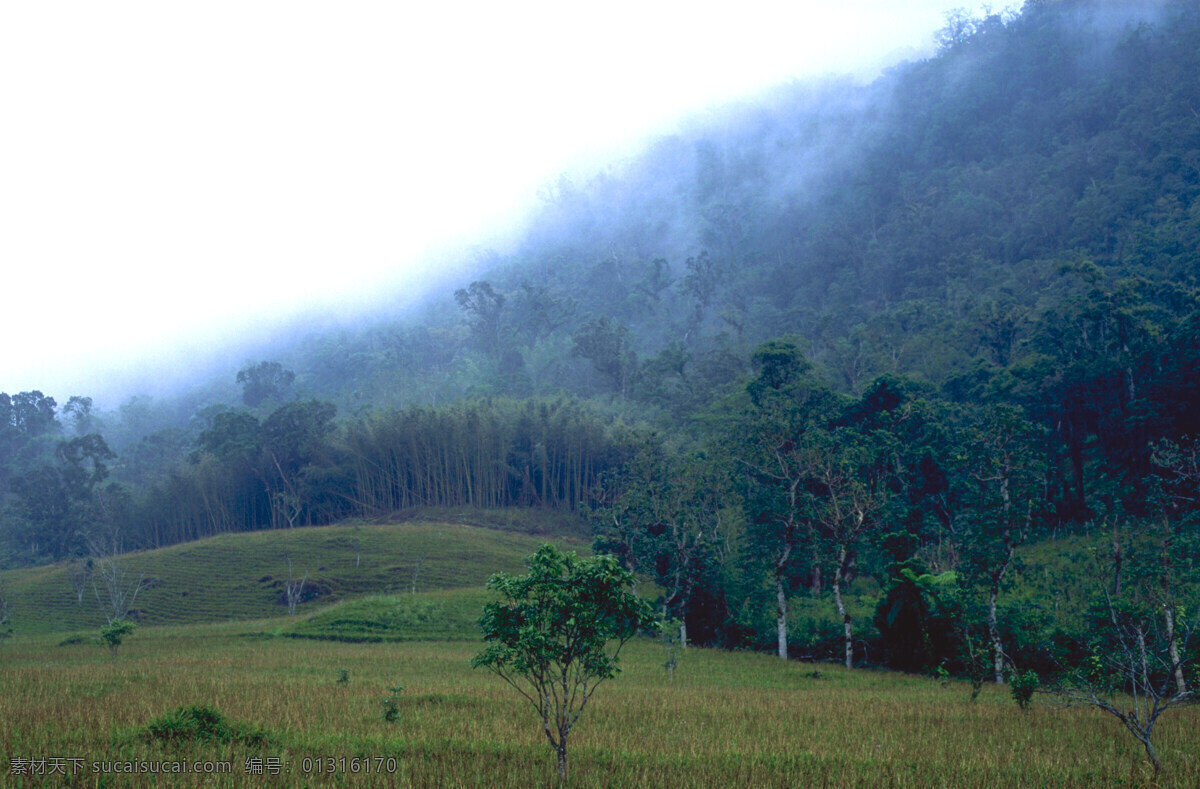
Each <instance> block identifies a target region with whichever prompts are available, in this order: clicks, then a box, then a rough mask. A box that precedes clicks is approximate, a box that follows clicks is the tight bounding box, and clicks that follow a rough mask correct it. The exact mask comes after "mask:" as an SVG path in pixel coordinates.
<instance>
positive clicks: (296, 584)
mask: <svg viewBox="0 0 1200 789" xmlns="http://www.w3.org/2000/svg"><path fill="white" fill-rule="evenodd" d="M284 558H285V559H287V566H288V579H287V585H286V586H285V587H284V596H285V598H286V600H287V607H288V616H295V615H296V606H297V604H299V603H300V602H301V601H302V600H303V599H304V584H306V583H307V582H308V568H305V570H304V575H303V577H301V578H300V580H299V581H297V580H295V576H293V575H292V557H290V556H286V555H285V556H284Z"/></svg>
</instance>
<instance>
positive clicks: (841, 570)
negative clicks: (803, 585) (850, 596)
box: [833, 546, 854, 668]
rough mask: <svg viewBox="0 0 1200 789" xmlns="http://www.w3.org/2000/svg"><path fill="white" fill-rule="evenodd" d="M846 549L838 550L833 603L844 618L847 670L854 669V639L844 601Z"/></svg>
mask: <svg viewBox="0 0 1200 789" xmlns="http://www.w3.org/2000/svg"><path fill="white" fill-rule="evenodd" d="M845 564H846V548H845V546H843V547H841V548H839V549H838V564H837V570H835V571H834V574H833V601H834V603H836V604H837V612H838V616H840V617H841V618H842V631H843V634H844V638H845V642H846V668H854V638H853V635H852V632H851V628H850V614H848V613H847V612H846V604H845V603H844V602H843V600H842V579H843V578H844V577H845V575H846V570H845Z"/></svg>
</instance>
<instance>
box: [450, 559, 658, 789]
mask: <svg viewBox="0 0 1200 789" xmlns="http://www.w3.org/2000/svg"><path fill="white" fill-rule="evenodd" d="M526 564H527V566H528V568H529V572H528V573H527V574H525V575H519V576H513V575H508V574H506V573H499V574H497V575H494V576H492V577H491V578H490V579H488V587H489V588H491V589H494V590H495V591H497V592H499V593H500V595H501V596H502V597H503V599H502V600H499V601H497V602H493V603H488V604H487V605H486V606H485V607H484V609H483V616H482V617H481V618H480V620H479V626H480V628H481V629H482V630H483V636H484V638H485V639H486V640H487V646H486V647H485V648H484V650H483V651H482V652H480V653H479V654H478V655H476V656H475V657H474V659H473V660H472V661H471V664H472V665H473V666H475V667H476V668H486V669H488V670H490V671H492V672H494V673H495V674H496V675H497V676H499V677H500V678H501V679H503V680H504V681H505V682H507V683H508V684H509V685H511V686H512V687H513V688H514V689H515V690H516V691H517V692H518V693H520V694H521V695H522V696H524V697H525V699H526V700H527V701H528V702H529V703H530V704H531V705H532V706H533V708H534V709H535V710H536V711H537V714H538V717H540V718H541V721H542V730H543V732H545V735H546V739H547V740H548V741H549V743H550V746H551V747H552V748H553V749H554V751H555V753H556V754H557V756H558V777H559V780H560V781H562V780H566V777H567V739H568V737H569V736H570V734H571V731H572V729H573V728H574V727H575V724H576V723H577V722H578V721H579V717H580V715H582V714H583V710H584V708H585V707H586V706H587V703H588V701H589V700H591V698H592V694H593V693H595V691H596V688H597V687H599V685H600V684H601V683H603V682H604V681H605V680H608V679H612V678H613V677H615V676H616V675H617V672H618V671H619V669H618V667H617V658H618V655H619V653H620V651H621V647H623V646H624V645H625V643H626V642H627V641H629V639H631V638H633V637H634V635H636V634H637V633H638V631H639V630H641V629H643V628H646V627H649V626H650V625H651V624H652V623H653V621H654V617H653V615H652V614H651V609H650V605H649V604H648V603H646V602H645V601H644V600H641V599H639V598H638V597H637V595H635V594H634V592H633V583H634V578H633V575H632V574H631V573H629V571H627V570H625V569H623V568H622V567H621V566H620V564H619V563H618V561H617V559H616V557H615V556H609V555H600V556H592V557H588V558H580V557H579V556H577V555H576V554H575V553H574V552H571V553H563V552H562V551H560V550H559V549H557V548H555V547H554V546H552V545H543V546H542V547H541V548H540V549H538V551H537V553H535V554H533V555H532V556H530V557H529V558H528V559H527V560H526ZM613 642H615V646H613V645H612V643H613Z"/></svg>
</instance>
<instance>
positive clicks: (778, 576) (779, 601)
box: [775, 542, 792, 660]
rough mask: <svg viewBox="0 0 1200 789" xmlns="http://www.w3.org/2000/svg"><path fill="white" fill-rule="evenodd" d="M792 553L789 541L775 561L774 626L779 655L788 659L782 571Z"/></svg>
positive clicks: (785, 599)
mask: <svg viewBox="0 0 1200 789" xmlns="http://www.w3.org/2000/svg"><path fill="white" fill-rule="evenodd" d="M791 555H792V545H791V543H790V542H789V543H788V544H787V545H786V546H785V547H784V549H783V553H781V554H780V555H779V560H778V561H776V562H775V627H776V630H777V636H778V638H779V657H780V658H782V659H784V660H787V659H788V638H787V584H786V583H785V578H784V573H785V571H786V570H787V561H788V557H790V556H791Z"/></svg>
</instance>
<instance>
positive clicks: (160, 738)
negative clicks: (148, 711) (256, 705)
mask: <svg viewBox="0 0 1200 789" xmlns="http://www.w3.org/2000/svg"><path fill="white" fill-rule="evenodd" d="M144 735H145V739H146V740H148V741H150V742H165V743H169V744H172V745H182V744H184V743H191V742H199V743H241V744H242V745H247V746H250V747H252V748H254V747H262V746H265V745H269V744H270V743H271V741H272V738H271V736H270V735H269V734H268V733H267V732H266V731H265V730H263V729H256V728H254V727H251V726H247V725H246V724H242V723H234V722H231V721H229V720H226V718H225V716H224V715H222V714H221V713H220V712H218V711H217V710H215V709H213V708H212V707H209V706H207V705H204V704H192V705H187V706H183V707H180V708H179V709H177V710H174V711H172V712H168V713H167V714H166V715H164V716H162V717H161V718H158V719H157V720H154V721H151V722H150V724H149V725H147V726H146V729H145V733H144Z"/></svg>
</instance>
